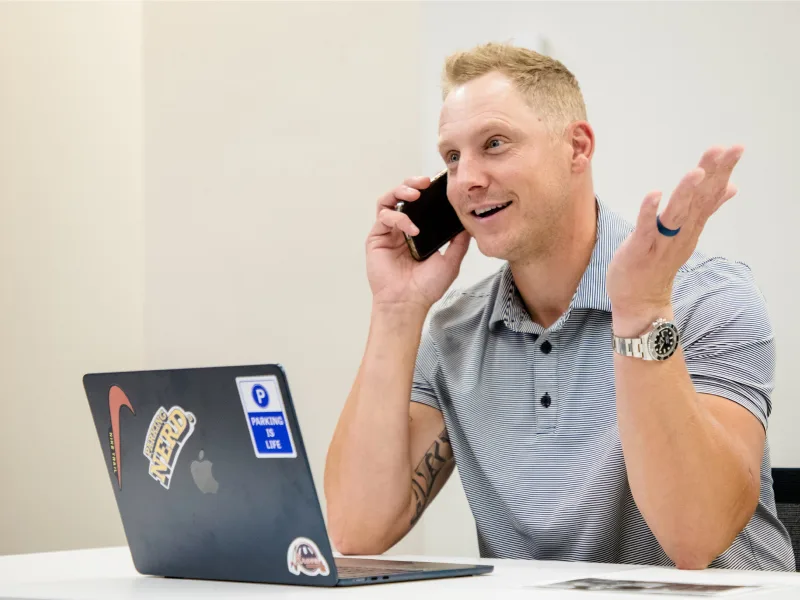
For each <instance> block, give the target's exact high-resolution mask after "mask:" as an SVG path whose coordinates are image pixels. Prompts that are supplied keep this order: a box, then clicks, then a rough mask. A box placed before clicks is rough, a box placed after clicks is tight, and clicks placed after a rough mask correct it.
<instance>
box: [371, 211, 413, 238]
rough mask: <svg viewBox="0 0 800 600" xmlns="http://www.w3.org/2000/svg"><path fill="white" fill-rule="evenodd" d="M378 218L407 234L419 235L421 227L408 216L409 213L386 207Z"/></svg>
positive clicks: (386, 224)
mask: <svg viewBox="0 0 800 600" xmlns="http://www.w3.org/2000/svg"><path fill="white" fill-rule="evenodd" d="M378 220H379V221H380V222H381V223H383V224H384V225H385V226H386V227H389V228H391V229H399V230H400V231H402V232H403V233H405V234H407V235H411V236H414V235H419V227H417V226H416V225H414V223H412V222H411V219H409V218H408V215H406V214H404V213H401V212H399V211H396V210H393V209H389V208H384V209H383V210H382V211H381V212H380V213H379V214H378Z"/></svg>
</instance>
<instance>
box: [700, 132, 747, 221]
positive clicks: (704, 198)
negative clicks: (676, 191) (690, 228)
mask: <svg viewBox="0 0 800 600" xmlns="http://www.w3.org/2000/svg"><path fill="white" fill-rule="evenodd" d="M721 150H722V151H721V152H717V153H715V154H714V163H713V164H709V166H708V169H709V172H708V173H707V175H706V180H705V181H704V182H703V184H702V186H700V189H699V190H698V191H699V195H698V199H697V206H696V207H695V210H696V212H697V214H698V215H699V220H701V221H707V220H708V218H709V217H710V216H711V215H712V214H713V213H714V212H715V211H716V209H717V208H719V206H721V202H722V198H723V197H724V195H725V193H726V191H727V187H728V183H729V181H730V178H731V173H732V172H733V169H734V167H735V166H736V164H737V163H738V162H739V159H741V157H742V154H743V153H744V147H743V146H741V145H736V146H731V147H730V148H723V149H721Z"/></svg>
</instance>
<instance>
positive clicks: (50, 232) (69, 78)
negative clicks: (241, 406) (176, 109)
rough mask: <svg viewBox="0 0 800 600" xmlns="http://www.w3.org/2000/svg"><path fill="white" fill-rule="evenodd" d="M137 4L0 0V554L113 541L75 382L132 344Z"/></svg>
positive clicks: (136, 309) (133, 355)
mask: <svg viewBox="0 0 800 600" xmlns="http://www.w3.org/2000/svg"><path fill="white" fill-rule="evenodd" d="M140 57H141V10H140V6H139V5H138V4H135V3H102V4H96V3H92V5H88V4H83V3H72V4H69V3H47V4H44V3H0V204H1V205H2V210H0V280H2V283H1V284H0V290H2V291H0V457H2V459H0V481H2V482H3V483H2V493H0V554H4V553H10V552H31V551H41V550H52V549H59V548H74V547H81V546H96V545H106V544H119V543H124V537H123V534H122V528H121V526H120V523H119V518H118V517H117V512H116V506H115V504H114V497H113V494H112V491H111V487H110V486H109V483H108V475H107V473H106V471H105V464H104V462H103V455H102V454H101V452H100V450H99V448H100V447H99V445H98V440H97V435H96V433H95V430H94V426H93V424H92V420H91V416H90V414H89V410H88V406H87V403H86V399H85V397H84V395H83V388H82V384H81V377H82V376H83V374H84V373H86V372H87V371H92V370H104V369H126V368H139V367H141V365H142V359H143V350H144V329H143V312H144V311H143V301H144V289H143V285H144V246H143V220H142V216H143V215H142V197H141V184H142V179H141V149H142V137H141V136H142V128H141V76H140V68H141V60H140Z"/></svg>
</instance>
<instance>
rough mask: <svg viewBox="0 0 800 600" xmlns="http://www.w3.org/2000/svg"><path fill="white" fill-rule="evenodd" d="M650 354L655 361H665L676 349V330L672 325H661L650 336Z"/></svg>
mask: <svg viewBox="0 0 800 600" xmlns="http://www.w3.org/2000/svg"><path fill="white" fill-rule="evenodd" d="M649 342H650V344H649V345H650V354H652V355H653V356H654V357H655V359H656V360H666V359H668V358H669V357H670V356H672V355H673V354H675V351H676V350H677V349H678V328H677V327H675V325H673V324H672V323H662V324H661V325H659V326H658V327H656V329H655V330H654V331H653V333H652V334H651V336H650V340H649Z"/></svg>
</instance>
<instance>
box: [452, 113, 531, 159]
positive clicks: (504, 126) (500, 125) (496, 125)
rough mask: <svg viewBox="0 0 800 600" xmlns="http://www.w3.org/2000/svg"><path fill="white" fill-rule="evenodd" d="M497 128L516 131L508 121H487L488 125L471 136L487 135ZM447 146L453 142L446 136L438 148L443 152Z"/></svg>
mask: <svg viewBox="0 0 800 600" xmlns="http://www.w3.org/2000/svg"><path fill="white" fill-rule="evenodd" d="M496 129H505V130H506V131H511V132H514V131H516V130H515V129H514V128H513V127H511V126H510V125H508V124H507V123H505V122H503V121H491V122H490V123H487V124H486V125H484V126H483V127H481V128H480V129H479V130H478V131H476V132H475V133H474V134H473V135H472V136H471V137H473V138H475V137H478V138H481V137H485V136H486V134H488V133H489V132H490V131H493V130H496ZM447 146H452V142H450V140H448V139H446V138H445V139H444V140H442V141H441V142H439V144H438V145H437V148H438V149H439V153H440V154H441V153H442V152H443V151H444V149H445V147H447Z"/></svg>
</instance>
